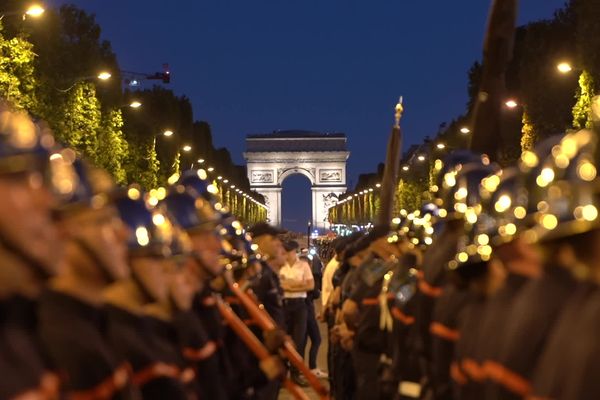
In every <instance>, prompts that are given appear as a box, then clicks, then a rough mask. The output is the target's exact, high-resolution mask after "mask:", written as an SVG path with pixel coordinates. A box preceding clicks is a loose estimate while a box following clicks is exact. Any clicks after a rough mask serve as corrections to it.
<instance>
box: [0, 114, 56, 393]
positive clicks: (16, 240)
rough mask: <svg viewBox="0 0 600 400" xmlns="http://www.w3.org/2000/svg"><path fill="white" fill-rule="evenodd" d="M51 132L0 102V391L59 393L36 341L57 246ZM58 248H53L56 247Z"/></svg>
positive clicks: (54, 266) (53, 375)
mask: <svg viewBox="0 0 600 400" xmlns="http://www.w3.org/2000/svg"><path fill="white" fill-rule="evenodd" d="M53 142H54V140H53V138H52V137H51V136H50V135H49V134H48V133H47V132H45V131H44V130H42V129H41V128H40V126H36V125H35V124H34V123H33V121H32V120H31V118H30V117H29V116H28V115H26V114H25V113H24V112H20V111H15V110H13V109H12V108H11V107H10V105H8V104H7V103H5V102H0V193H2V195H1V196H0V260H1V261H0V263H1V264H0V376H1V379H0V398H2V399H17V398H27V397H29V398H49V399H56V398H58V387H59V385H58V382H59V381H58V376H57V375H56V373H54V372H52V370H51V369H50V368H49V366H48V365H47V364H46V362H45V360H44V358H43V357H42V354H41V350H40V348H39V346H38V341H37V337H36V335H37V331H36V329H37V327H36V302H37V299H38V298H39V296H40V294H41V292H42V290H43V288H44V286H45V284H46V280H47V279H48V277H50V276H52V275H54V274H55V272H56V270H57V267H58V265H57V262H58V261H59V260H60V250H61V245H60V242H59V238H58V233H57V229H56V226H55V225H54V222H53V220H52V214H51V211H52V207H53V205H54V200H53V197H52V196H51V190H50V184H49V182H45V181H44V176H45V174H46V172H47V171H48V156H49V149H50V148H51V147H52V146H53ZM57 252H58V253H57Z"/></svg>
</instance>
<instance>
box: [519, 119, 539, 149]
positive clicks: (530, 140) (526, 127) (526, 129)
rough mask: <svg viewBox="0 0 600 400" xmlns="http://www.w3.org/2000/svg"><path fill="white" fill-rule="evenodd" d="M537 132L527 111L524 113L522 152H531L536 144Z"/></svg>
mask: <svg viewBox="0 0 600 400" xmlns="http://www.w3.org/2000/svg"><path fill="white" fill-rule="evenodd" d="M535 139H536V137H535V132H534V130H533V126H532V125H531V121H530V119H529V114H528V113H527V110H525V111H523V129H521V151H525V150H531V149H533V146H534V144H535V141H536V140H535Z"/></svg>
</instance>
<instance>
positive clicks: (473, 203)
mask: <svg viewBox="0 0 600 400" xmlns="http://www.w3.org/2000/svg"><path fill="white" fill-rule="evenodd" d="M498 169H499V167H498V166H497V165H496V164H489V163H483V162H480V161H476V162H471V163H468V164H463V165H462V167H461V168H460V170H458V171H456V173H455V174H454V177H453V178H452V179H453V180H454V186H453V187H452V189H451V190H449V191H448V197H447V200H446V201H445V206H447V210H446V211H447V212H448V217H449V218H451V219H460V218H463V217H464V218H465V220H466V222H467V223H470V224H474V223H475V222H477V216H478V214H480V213H481V211H482V207H481V190H480V188H481V182H482V181H483V179H484V178H486V177H488V176H489V175H491V174H493V173H495V172H496V171H498Z"/></svg>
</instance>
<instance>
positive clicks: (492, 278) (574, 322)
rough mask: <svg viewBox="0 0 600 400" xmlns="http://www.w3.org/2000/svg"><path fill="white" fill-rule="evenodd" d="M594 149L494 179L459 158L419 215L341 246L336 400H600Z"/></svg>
mask: <svg viewBox="0 0 600 400" xmlns="http://www.w3.org/2000/svg"><path fill="white" fill-rule="evenodd" d="M597 140H598V138H597V132H595V131H593V130H586V129H584V130H580V131H577V132H569V133H567V134H565V135H562V136H561V135H558V136H553V137H550V138H548V139H546V140H544V141H541V142H540V143H538V144H537V146H536V147H535V149H534V150H533V151H525V152H523V153H522V155H521V157H520V160H519V162H518V165H515V166H508V167H503V168H502V167H500V166H499V165H496V164H495V163H492V162H490V160H489V159H488V158H487V157H486V156H484V155H478V154H474V153H472V152H470V151H467V150H460V151H455V152H453V153H452V154H450V155H449V156H448V157H447V158H446V159H444V160H437V161H436V162H435V180H434V182H433V183H434V184H433V185H432V187H431V193H432V199H431V201H430V202H427V203H426V204H424V205H423V207H422V208H421V209H420V210H415V211H413V212H410V213H408V212H403V213H402V215H401V216H400V218H398V219H396V220H395V221H394V222H395V223H396V225H394V226H393V227H392V228H391V229H390V227H389V226H387V224H384V225H379V226H376V227H375V228H374V229H372V230H371V231H370V232H368V233H366V234H362V233H355V234H353V235H351V236H349V237H346V238H339V239H336V240H335V241H334V247H335V258H334V259H333V260H332V261H331V262H330V263H329V264H328V265H327V266H326V267H325V270H324V274H323V302H324V305H325V309H326V315H327V323H328V325H329V328H330V349H329V350H330V351H329V354H328V359H329V373H330V377H331V390H332V393H333V397H334V398H336V399H359V400H366V399H413V398H414V399H416V398H419V399H457V400H463V399H473V400H482V399H494V400H510V399H531V400H533V399H564V400H576V399H577V400H582V399H590V400H591V399H597V398H600V384H599V381H598V379H596V376H595V374H596V373H597V371H598V360H599V359H600V358H599V357H597V356H598V354H599V352H600V345H599V342H598V340H597V336H596V335H597V334H598V332H599V326H598V321H600V318H599V317H600V313H599V309H600V308H599V305H600V292H599V291H598V284H600V278H599V277H600V273H599V271H600V264H599V262H598V260H600V254H598V244H599V243H600V221H599V218H598V217H599V215H598V210H599V208H598V207H600V186H599V181H598V177H597V167H596V160H597Z"/></svg>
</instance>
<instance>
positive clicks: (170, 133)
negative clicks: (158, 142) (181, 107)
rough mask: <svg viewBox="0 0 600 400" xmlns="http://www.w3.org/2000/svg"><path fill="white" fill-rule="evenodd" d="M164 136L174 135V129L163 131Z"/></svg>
mask: <svg viewBox="0 0 600 400" xmlns="http://www.w3.org/2000/svg"><path fill="white" fill-rule="evenodd" d="M163 136H166V137H170V136H173V131H172V130H169V129H167V130H166V131H164V132H163Z"/></svg>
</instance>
